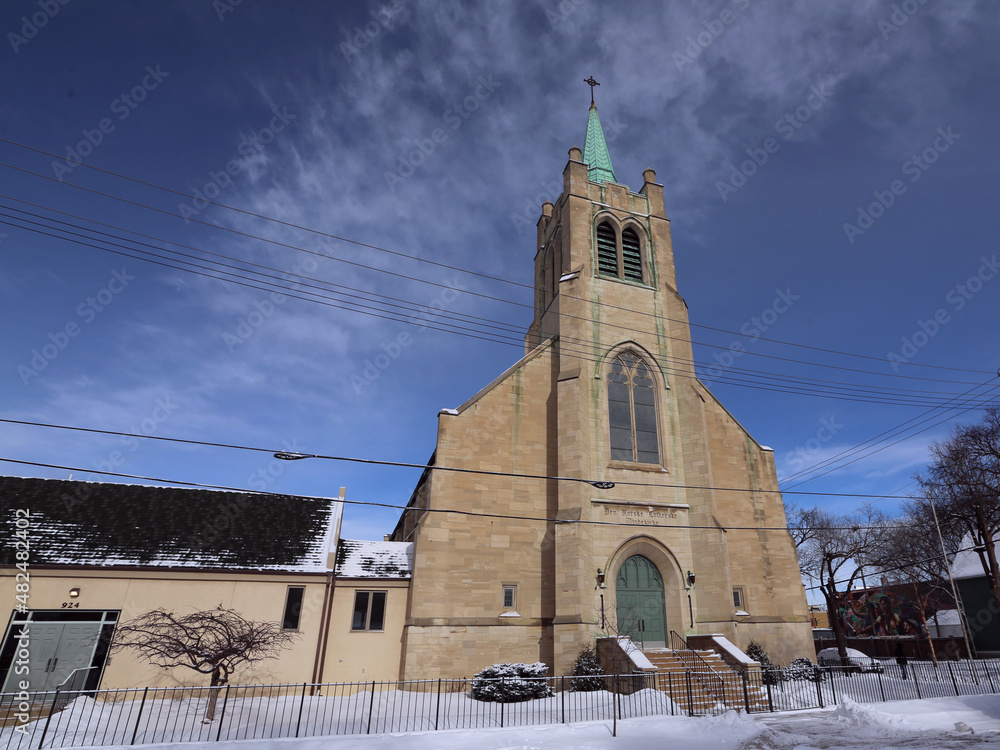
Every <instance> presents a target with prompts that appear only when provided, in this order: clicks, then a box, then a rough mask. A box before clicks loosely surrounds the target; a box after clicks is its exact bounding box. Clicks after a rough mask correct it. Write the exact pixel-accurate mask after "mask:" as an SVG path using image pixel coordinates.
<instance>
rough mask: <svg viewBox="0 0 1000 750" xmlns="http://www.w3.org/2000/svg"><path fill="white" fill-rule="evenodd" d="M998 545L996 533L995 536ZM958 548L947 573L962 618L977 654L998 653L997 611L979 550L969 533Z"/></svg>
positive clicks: (998, 629) (999, 646)
mask: <svg viewBox="0 0 1000 750" xmlns="http://www.w3.org/2000/svg"><path fill="white" fill-rule="evenodd" d="M996 543H997V545H998V546H1000V536H998V537H996ZM961 549H962V551H961V552H959V553H958V554H956V555H955V559H954V560H952V563H951V575H952V577H953V578H954V579H955V584H956V586H957V587H958V595H959V596H960V597H961V599H962V609H963V610H964V611H965V621H966V622H967V623H968V626H969V633H970V635H971V636H972V643H973V646H974V647H975V650H976V653H977V655H979V656H984V657H985V656H1000V614H998V612H997V606H996V602H995V600H994V598H993V592H992V590H991V586H990V579H989V578H988V577H987V575H986V567H985V566H984V565H983V559H982V557H981V554H982V553H981V552H980V551H979V550H976V549H974V545H973V542H972V537H971V535H968V534H967V535H966V536H965V538H963V539H962V545H961Z"/></svg>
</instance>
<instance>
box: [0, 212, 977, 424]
mask: <svg viewBox="0 0 1000 750" xmlns="http://www.w3.org/2000/svg"><path fill="white" fill-rule="evenodd" d="M7 208H8V210H13V211H17V212H19V213H26V214H28V215H31V216H35V217H37V218H44V219H45V220H46V221H54V222H56V223H59V224H64V225H70V226H73V227H75V228H79V229H82V230H84V231H88V232H94V233H97V234H101V235H104V236H106V237H114V238H116V239H125V238H121V237H118V236H117V235H112V234H109V233H106V232H98V231H96V230H92V229H86V228H84V227H80V226H79V225H75V224H71V223H70V222H63V221H59V220H56V219H51V218H48V217H42V216H40V215H38V214H33V213H31V212H26V211H22V210H21V209H16V208H9V207H7ZM0 216H6V217H7V218H12V219H16V220H17V221H22V222H27V223H29V224H33V225H35V226H45V227H47V225H44V224H40V223H39V222H34V221H31V220H29V219H24V218H23V217H11V216H10V215H4V214H0ZM0 223H5V224H7V225H9V226H12V227H17V228H21V229H25V230H26V231H33V232H36V233H40V234H43V235H46V236H56V235H52V234H49V233H47V232H40V231H39V230H35V229H32V228H31V227H24V226H21V225H18V224H13V223H10V222H0ZM54 229H55V231H60V232H64V233H66V234H69V235H70V236H71V237H72V236H75V237H87V238H88V239H92V238H90V237H89V236H87V235H81V234H79V233H76V232H70V231H69V230H66V229H63V228H54ZM124 231H129V230H124ZM59 238H60V239H64V240H67V241H71V242H77V244H83V245H85V246H88V247H95V248H96V249H102V250H105V251H107V252H112V253H116V254H123V253H120V252H117V251H114V250H110V249H108V248H107V247H104V246H96V245H93V244H91V243H86V242H79V241H77V240H72V239H70V238H67V237H59ZM98 241H102V242H108V240H98ZM126 241H128V242H137V241H135V240H126ZM110 244H111V245H113V246H116V247H121V248H124V249H127V250H129V251H131V252H138V253H141V254H142V255H151V256H152V257H155V258H160V257H161V256H157V255H155V254H153V253H149V252H147V251H143V250H140V249H136V248H133V247H130V246H126V245H121V244H118V243H113V242H112V243H110ZM137 244H140V245H144V246H146V247H151V248H153V249H156V250H161V251H163V252H169V253H172V254H176V255H181V256H183V257H187V258H193V257H194V256H190V255H188V254H186V253H177V252H176V251H171V250H167V249H165V248H159V247H157V246H154V245H150V244H149V243H138V242H137ZM207 254H209V255H215V256H217V257H226V258H229V256H220V255H219V254H217V253H207ZM125 255H126V257H136V256H132V255H128V254H125ZM137 259H139V260H146V261H148V262H156V261H149V260H148V258H145V257H139V258H137ZM170 260H171V261H173V262H176V263H186V264H189V265H192V266H194V268H197V269H202V270H204V271H213V272H215V273H221V274H224V276H222V277H220V276H215V275H211V274H204V273H200V272H199V271H193V270H192V269H190V268H180V267H178V266H174V265H170V264H166V265H167V267H169V268H174V269H176V270H184V271H188V272H191V273H196V274H197V275H201V276H207V277H208V278H215V279H221V280H228V281H232V282H233V283H239V284H241V285H243V286H250V287H251V288H256V289H261V287H258V286H255V285H250V284H246V283H242V282H239V281H234V277H235V278H236V279H243V280H244V281H245V280H247V279H248V277H246V276H242V275H239V274H233V273H231V272H229V271H223V270H220V269H218V268H214V267H209V266H204V265H201V264H198V263H190V262H189V261H183V260H177V259H173V258H171V259H170ZM233 260H235V259H233ZM211 262H214V263H217V264H218V265H221V266H223V267H225V268H234V269H237V270H241V271H247V272H249V273H253V274H255V275H258V276H263V277H264V279H265V280H261V279H253V281H255V282H258V283H267V284H273V285H276V286H277V287H278V289H279V290H281V292H285V293H286V294H287V288H286V287H285V286H284V285H283V284H282V282H283V281H284V279H280V278H277V277H274V276H269V275H268V274H263V273H261V272H259V271H255V270H253V269H249V270H248V269H243V268H240V267H238V266H233V265H231V264H225V263H219V262H218V261H211ZM238 262H242V263H246V264H248V265H251V266H254V267H257V268H269V267H267V266H263V265H262V264H256V263H250V262H248V261H238ZM159 265H164V264H163V263H159ZM269 270H273V271H275V272H279V273H280V271H279V270H278V269H273V268H269ZM302 278H308V277H302ZM322 283H324V284H328V283H329V282H322ZM300 286H303V285H302V284H299V283H296V284H295V286H293V287H290V288H291V289H294V290H296V291H298V290H299V287H300ZM304 286H307V287H311V288H313V289H323V288H322V287H319V286H317V285H316V284H305V285H304ZM332 286H340V285H332ZM264 291H269V290H266V289H265V290H264ZM270 291H274V290H270ZM324 291H325V290H324ZM305 293H307V294H312V295H315V296H319V297H321V298H323V299H333V300H335V301H336V302H343V303H347V304H354V305H356V307H350V306H348V307H345V306H343V305H330V306H332V307H336V308H338V309H344V310H348V311H353V312H359V313H361V314H371V313H369V312H366V311H367V310H377V311H379V312H389V313H396V311H392V310H389V311H385V310H382V309H381V308H377V307H372V306H370V305H360V304H358V303H350V302H349V300H344V299H341V298H339V297H329V295H325V294H318V293H317V292H308V291H307V292H305ZM334 293H336V294H341V295H346V296H348V297H356V298H358V299H365V298H364V297H360V296H358V295H353V294H350V293H345V292H339V291H337V292H334ZM289 296H293V297H296V298H298V299H307V300H308V301H313V302H318V300H316V299H312V298H304V297H301V296H298V295H289ZM378 296H381V297H383V298H384V299H396V298H385V297H384V295H378ZM380 304H386V305H389V306H392V307H397V308H402V309H403V310H404V311H406V312H414V311H416V312H419V313H420V314H421V315H423V316H427V315H433V316H435V317H439V318H444V320H443V321H441V322H442V324H443V325H444V324H448V323H449V322H450V321H454V320H462V321H463V322H476V323H478V324H479V325H483V326H485V327H486V328H491V329H494V330H492V331H475V329H470V328H467V327H465V326H455V327H454V330H452V329H446V328H441V327H439V326H434V328H435V330H442V331H446V332H453V333H460V332H461V331H475V333H484V334H487V335H489V336H490V337H492V338H486V337H484V336H473V338H479V339H481V340H490V341H494V342H497V343H507V344H509V345H513V346H517V347H518V348H520V347H521V346H522V342H521V339H520V336H517V337H516V338H515V337H513V336H505V335H504V334H506V333H508V332H511V329H512V328H513V326H512V325H511V324H506V323H502V322H500V321H491V322H486V321H488V320H489V319H485V318H480V317H478V316H467V317H469V318H470V319H471V320H470V321H465V320H464V318H465V317H466V316H460V315H455V314H452V313H429V312H428V311H425V310H420V309H419V308H418V309H416V310H414V309H413V308H406V307H404V306H403V305H400V304H396V303H393V302H382V303H380ZM404 304H415V303H406V302H405V301H404ZM396 314H399V313H396ZM375 317H383V318H387V319H390V320H395V321H398V322H406V323H411V324H412V323H413V321H412V320H410V319H406V320H403V319H400V318H399V317H390V316H386V315H376V316H375ZM495 324H496V325H495ZM452 325H453V326H454V324H452ZM496 331H500V333H496ZM498 336H499V337H501V338H500V339H498V338H497V337H498ZM503 338H506V339H507V340H506V341H504V340H502V339H503ZM561 338H562V340H563V341H565V342H566V343H568V344H570V345H572V344H573V341H574V339H572V338H571V337H565V336H564V337H561ZM581 343H584V342H581ZM563 351H564V352H566V353H568V354H570V355H573V352H572V350H571V348H570V347H568V346H566V344H563ZM577 358H578V359H586V360H588V361H591V362H597V361H598V360H597V359H596V358H594V357H593V356H590V355H577ZM673 359H674V360H675V361H679V362H684V363H689V362H690V363H692V364H694V365H698V364H704V363H699V362H698V361H697V360H694V361H692V360H686V359H681V358H676V357H675V358H673ZM731 369H732V370H733V373H732V375H728V374H727V376H726V377H725V378H721V379H718V380H719V382H723V383H727V384H733V385H741V384H742V385H745V386H746V387H760V388H761V389H762V390H770V391H777V392H783V393H798V394H800V395H820V396H835V395H836V392H834V393H826V392H824V391H820V390H815V389H813V388H812V385H811V384H813V383H818V384H832V385H833V387H834V388H836V389H838V390H839V392H840V393H843V394H844V395H843V398H845V399H849V400H855V401H864V402H876V403H887V404H897V405H908V406H927V405H933V404H934V403H935V402H933V401H931V400H930V399H929V398H928V397H927V396H926V395H927V394H940V395H942V396H948V397H949V400H950V397H951V396H952V394H950V393H944V392H940V391H928V390H918V389H901V388H889V387H886V386H862V385H861V384H851V383H840V382H838V381H829V380H823V379H815V378H804V377H788V376H783V375H779V374H774V373H768V372H764V371H756V370H748V369H744V368H731ZM742 374H748V375H751V376H753V377H758V378H760V379H761V380H762V381H765V382H766V381H768V380H771V381H777V383H775V384H773V385H775V386H776V387H772V388H767V387H763V386H754V385H753V382H752V381H746V380H741V379H740V378H738V377H736V376H737V375H742ZM677 375H678V376H681V377H692V376H691V375H690V374H688V373H687V372H686V371H679V372H677ZM902 377H909V376H902ZM799 381H801V382H802V383H808V384H810V385H809V387H805V386H799V385H797V383H798V382H799ZM956 382H963V384H964V381H956ZM786 383H790V384H792V385H791V386H789V385H785V384H786ZM820 387H822V385H821V386H820ZM910 394H917V395H915V396H911V395H910ZM878 396H883V398H881V399H879V398H877V397H878ZM918 398H922V399H923V400H917V399H918ZM906 399H909V400H906Z"/></svg>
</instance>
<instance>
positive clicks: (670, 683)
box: [667, 672, 674, 716]
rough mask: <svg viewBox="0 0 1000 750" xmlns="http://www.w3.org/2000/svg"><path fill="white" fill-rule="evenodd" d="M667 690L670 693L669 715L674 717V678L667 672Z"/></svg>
mask: <svg viewBox="0 0 1000 750" xmlns="http://www.w3.org/2000/svg"><path fill="white" fill-rule="evenodd" d="M667 689H668V690H669V691H670V715H671V716H673V715H674V676H673V674H671V673H670V672H667Z"/></svg>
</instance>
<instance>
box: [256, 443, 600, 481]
mask: <svg viewBox="0 0 1000 750" xmlns="http://www.w3.org/2000/svg"><path fill="white" fill-rule="evenodd" d="M274 457H275V458H277V459H280V460H282V461H301V460H302V459H303V458H326V459H330V460H332V461H337V460H348V461H356V462H358V463H365V464H377V465H379V466H403V467H406V468H410V469H437V470H438V471H455V472H459V473H460V474H486V475H489V476H495V477H517V478H519V479H556V480H559V481H563V482H583V483H584V484H589V485H590V486H591V487H596V488H597V489H599V490H610V489H614V486H615V483H614V482H601V481H597V480H593V479H577V478H576V477H546V476H541V475H538V474H512V473H507V472H503V471H480V470H478V469H456V468H453V467H450V466H432V465H430V464H410V463H404V462H402V461H375V460H372V459H358V458H351V459H343V458H340V457H338V456H320V455H318V454H316V453H289V452H287V451H278V452H277V453H275V454H274Z"/></svg>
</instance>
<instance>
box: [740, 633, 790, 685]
mask: <svg viewBox="0 0 1000 750" xmlns="http://www.w3.org/2000/svg"><path fill="white" fill-rule="evenodd" d="M747 656H749V657H750V658H751V659H753V660H754V661H756V662H759V663H760V672H761V679H762V680H763V681H764V684H765V685H777V684H778V683H779V682H781V681H782V679H784V678H783V677H782V674H781V669H779V668H778V667H777V666H775V664H774V663H773V662H772V661H771V657H770V656H768V655H767V651H765V650H764V647H763V646H761V645H760V644H759V643H757V641H750V643H748V644H747Z"/></svg>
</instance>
